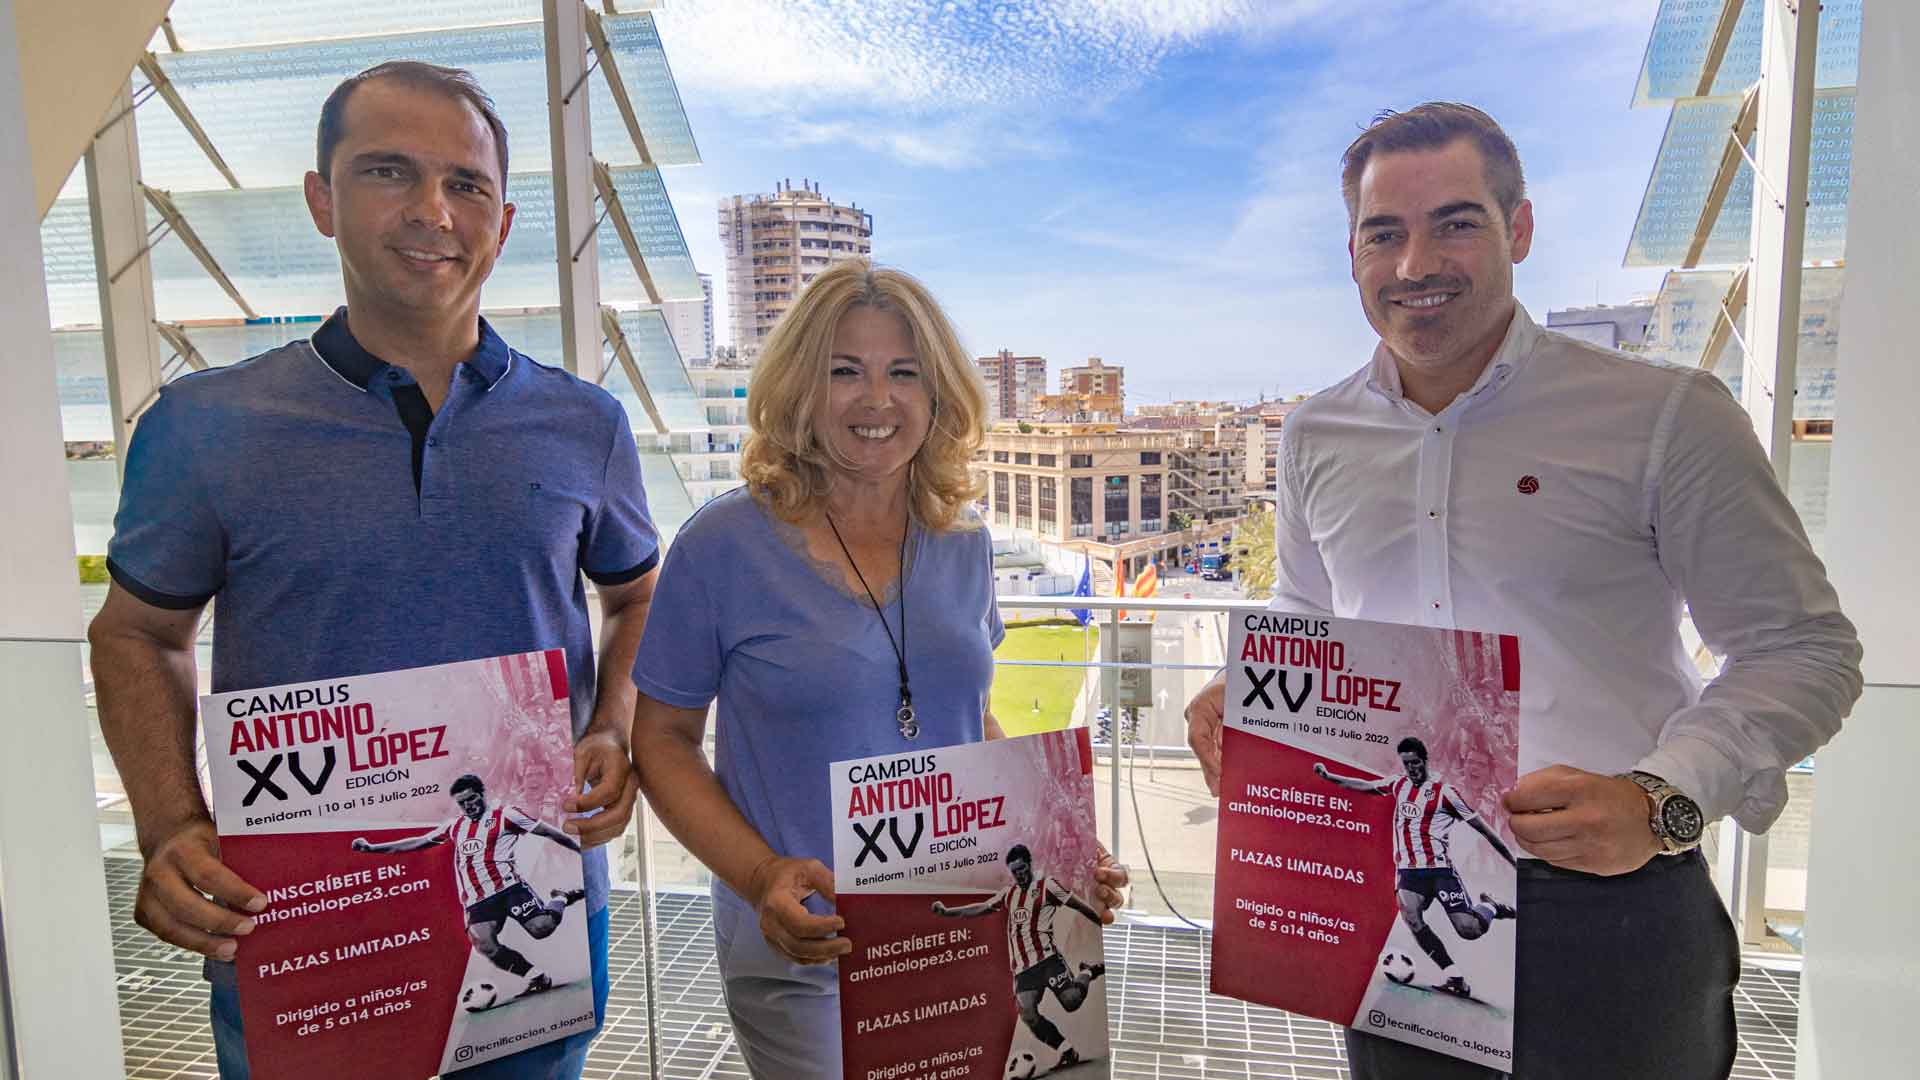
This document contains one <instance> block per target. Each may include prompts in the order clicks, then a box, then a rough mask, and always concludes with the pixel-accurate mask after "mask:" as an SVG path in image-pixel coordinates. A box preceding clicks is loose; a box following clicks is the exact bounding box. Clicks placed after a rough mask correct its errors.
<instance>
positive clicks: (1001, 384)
mask: <svg viewBox="0 0 1920 1080" xmlns="http://www.w3.org/2000/svg"><path fill="white" fill-rule="evenodd" d="M975 363H977V364H979V365H980V377H981V378H982V379H984V380H986V383H987V420H988V422H989V423H991V422H993V421H995V420H1025V419H1027V418H1028V416H1029V415H1031V414H1032V412H1033V408H1034V403H1035V402H1036V401H1037V400H1038V399H1039V398H1040V397H1042V396H1043V395H1045V394H1046V392H1047V361H1046V358H1045V357H1041V356H1015V355H1013V353H1012V351H1010V350H1008V349H1001V350H1000V352H999V353H998V354H997V355H995V356H983V357H981V358H980V359H979V360H977V361H975Z"/></svg>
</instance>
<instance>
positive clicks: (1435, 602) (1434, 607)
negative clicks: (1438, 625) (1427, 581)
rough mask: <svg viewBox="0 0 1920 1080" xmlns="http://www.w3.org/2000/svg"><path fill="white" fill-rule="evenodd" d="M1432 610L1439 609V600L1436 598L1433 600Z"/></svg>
mask: <svg viewBox="0 0 1920 1080" xmlns="http://www.w3.org/2000/svg"><path fill="white" fill-rule="evenodd" d="M1433 610H1435V611H1439V610H1440V601H1438V600H1435V601H1434V602H1433Z"/></svg>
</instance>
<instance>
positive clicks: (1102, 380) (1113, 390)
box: [1060, 356, 1127, 412]
mask: <svg viewBox="0 0 1920 1080" xmlns="http://www.w3.org/2000/svg"><path fill="white" fill-rule="evenodd" d="M1126 380H1127V369H1126V368H1124V367H1120V366H1119V365H1117V364H1108V363H1104V362H1102V361H1101V359H1100V358H1099V357H1097V356H1090V357H1088V358H1087V362H1086V363H1084V364H1081V365H1080V366H1078V367H1070V368H1063V369H1062V370H1061V372H1060V392H1061V393H1063V394H1104V395H1108V396H1111V397H1116V398H1119V399H1120V400H1121V403H1122V405H1123V408H1122V410H1121V411H1123V412H1124V411H1125V409H1124V405H1125V402H1126V398H1127V388H1126Z"/></svg>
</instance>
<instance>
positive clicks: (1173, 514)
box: [1167, 510, 1193, 532]
mask: <svg viewBox="0 0 1920 1080" xmlns="http://www.w3.org/2000/svg"><path fill="white" fill-rule="evenodd" d="M1167 525H1168V527H1169V528H1171V529H1173V531H1175V532H1182V531H1184V530H1187V529H1191V528H1193V515H1192V514H1189V513H1187V512H1186V511H1185V510H1173V511H1170V512H1169V513H1168V514H1167Z"/></svg>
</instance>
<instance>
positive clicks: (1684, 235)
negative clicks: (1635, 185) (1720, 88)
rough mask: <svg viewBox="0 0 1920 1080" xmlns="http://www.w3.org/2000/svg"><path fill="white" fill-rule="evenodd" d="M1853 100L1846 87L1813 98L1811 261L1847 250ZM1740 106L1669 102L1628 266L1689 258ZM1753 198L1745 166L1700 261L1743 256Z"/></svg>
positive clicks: (1731, 100) (1723, 262)
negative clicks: (1669, 110)
mask: <svg viewBox="0 0 1920 1080" xmlns="http://www.w3.org/2000/svg"><path fill="white" fill-rule="evenodd" d="M1853 101H1854V92H1853V90H1852V89H1851V88H1847V89H1838V90H1822V91H1820V92H1819V93H1818V94H1816V95H1815V96H1814V104H1813V149H1812V151H1811V158H1810V162H1809V166H1808V193H1807V199H1808V205H1807V228H1806V250H1805V257H1806V258H1807V259H1808V260H1826V259H1838V258H1840V257H1842V256H1843V255H1845V253H1846V236H1847V195H1848V192H1849V191H1850V190H1851V188H1852V179H1853V173H1852V155H1853ZM1739 111H1740V99H1739V98H1738V97H1724V98H1690V99H1687V100H1684V101H1680V102H1677V103H1676V104H1675V105H1674V107H1673V115H1672V117H1671V118H1670V119H1669V120H1668V122H1667V131H1666V135H1665V136H1664V137H1663V138H1662V140H1661V144H1660V153H1659V156H1658V157H1657V158H1656V159H1655V161H1654V166H1653V173H1652V175H1651V176H1650V177H1649V178H1648V180H1647V189H1646V194H1645V195H1644V196H1643V197H1642V200H1641V203H1640V213H1639V216H1638V218H1637V219H1636V221H1635V223H1634V227H1633V236H1632V238H1631V239H1630V240H1629V241H1628V244H1627V256H1626V265H1627V266H1630V267H1635V266H1676V265H1679V264H1681V263H1684V262H1685V261H1686V256H1687V249H1688V247H1689V246H1690V245H1691V243H1692V241H1693V234H1694V229H1695V227H1696V226H1697V224H1698V223H1699V221H1700V215H1701V212H1702V210H1703V209H1704V208H1705V206H1706V201H1707V194H1708V192H1709V190H1710V189H1711V188H1712V186H1713V178H1714V174H1715V173H1716V172H1717V171H1718V170H1719V168H1720V159H1721V154H1722V153H1723V152H1724V150H1725V149H1726V146H1727V136H1728V132H1729V131H1730V130H1731V129H1732V127H1733V122H1734V118H1735V116H1736V115H1737V114H1738V113H1739ZM1753 198H1754V191H1753V168H1752V166H1750V165H1747V164H1744V163H1743V164H1742V165H1741V166H1740V170H1739V172H1738V173H1737V174H1736V175H1735V177H1734V180H1733V184H1732V185H1731V187H1730V188H1729V189H1728V191H1727V196H1726V201H1725V202H1724V203H1723V204H1722V206H1721V209H1720V215H1719V217H1718V218H1717V219H1716V220H1715V223H1714V225H1713V231H1712V232H1711V233H1709V234H1708V239H1707V244H1706V247H1705V248H1704V249H1703V252H1702V254H1701V258H1700V265H1703V266H1732V265H1737V264H1740V263H1744V262H1746V261H1747V253H1748V247H1749V245H1750V244H1751V243H1752V222H1753Z"/></svg>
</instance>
